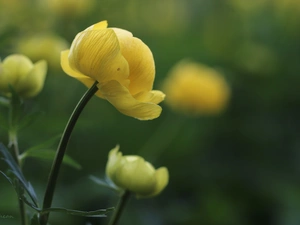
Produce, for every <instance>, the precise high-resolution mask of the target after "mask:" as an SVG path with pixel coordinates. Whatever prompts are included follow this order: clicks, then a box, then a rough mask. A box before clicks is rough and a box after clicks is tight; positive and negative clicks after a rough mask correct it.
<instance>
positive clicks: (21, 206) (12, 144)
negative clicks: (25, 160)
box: [8, 129, 27, 225]
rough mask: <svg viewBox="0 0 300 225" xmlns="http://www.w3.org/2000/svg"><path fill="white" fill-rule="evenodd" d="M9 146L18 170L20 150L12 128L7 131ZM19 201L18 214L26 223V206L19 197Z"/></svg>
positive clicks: (25, 223) (22, 221)
mask: <svg viewBox="0 0 300 225" xmlns="http://www.w3.org/2000/svg"><path fill="white" fill-rule="evenodd" d="M8 135H9V144H8V146H9V148H11V149H12V151H13V157H14V158H15V160H16V162H17V164H18V166H19V167H20V170H21V163H20V160H19V154H20V151H19V145H18V136H17V132H16V131H15V130H14V129H11V130H10V131H9V134H8ZM18 202H19V210H20V214H21V224H22V225H27V217H26V208H25V204H24V202H23V201H22V200H21V199H19V200H18Z"/></svg>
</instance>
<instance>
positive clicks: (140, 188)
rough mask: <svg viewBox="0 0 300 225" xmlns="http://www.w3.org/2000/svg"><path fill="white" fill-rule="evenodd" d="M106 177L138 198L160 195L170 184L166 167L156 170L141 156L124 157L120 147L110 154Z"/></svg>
mask: <svg viewBox="0 0 300 225" xmlns="http://www.w3.org/2000/svg"><path fill="white" fill-rule="evenodd" d="M106 175H107V176H108V177H109V178H110V179H111V181H113V182H114V184H115V185H117V186H118V187H120V188H123V189H125V190H128V191H131V192H134V193H136V195H137V197H152V196H155V195H158V194H159V193H160V192H161V191H162V190H163V189H164V188H165V187H166V186H167V184H168V182H169V172H168V169H167V168H166V167H161V168H159V169H157V170H155V169H154V167H153V166H152V165H151V164H150V163H149V162H146V161H145V160H144V159H143V158H142V157H140V156H136V155H133V156H130V155H128V156H123V155H122V153H121V152H119V146H116V147H115V148H114V149H112V150H111V151H110V152H109V156H108V162H107V165H106Z"/></svg>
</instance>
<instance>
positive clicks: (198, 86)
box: [163, 61, 230, 115]
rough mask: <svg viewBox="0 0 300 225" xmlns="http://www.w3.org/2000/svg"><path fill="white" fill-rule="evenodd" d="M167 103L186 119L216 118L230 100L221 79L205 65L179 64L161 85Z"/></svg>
mask: <svg viewBox="0 0 300 225" xmlns="http://www.w3.org/2000/svg"><path fill="white" fill-rule="evenodd" d="M163 90H164V92H165V93H166V95H167V98H166V103H167V104H168V105H170V106H171V107H172V108H173V109H174V110H178V111H181V112H184V113H186V114H189V115H199V114H215V113H219V112H220V111H222V110H223V109H224V108H225V106H226V105H227V102H228V100H229V97H230V89H229V87H228V85H227V83H226V81H225V79H224V77H223V76H222V75H221V74H220V73H218V72H217V71H216V70H214V69H212V68H209V67H207V66H205V65H202V64H199V63H195V62H189V61H182V62H179V63H178V64H177V65H176V66H175V67H174V68H173V69H172V70H171V71H170V72H169V75H168V77H167V79H166V80H165V82H164V84H163Z"/></svg>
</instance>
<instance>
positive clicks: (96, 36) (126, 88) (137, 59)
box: [61, 21, 165, 120]
mask: <svg viewBox="0 0 300 225" xmlns="http://www.w3.org/2000/svg"><path fill="white" fill-rule="evenodd" d="M61 65H62V68H63V70H64V71H65V72H66V73H67V74H68V75H70V76H71V77H74V78H76V79H78V80H79V81H81V82H82V83H83V84H85V85H86V86H87V87H90V86H92V84H93V83H94V82H95V81H98V82H99V84H98V88H99V91H97V93H96V95H97V96H98V97H100V98H104V99H106V100H108V101H109V102H110V103H111V104H112V105H113V106H115V108H116V109H117V110H119V111H120V112H121V113H123V114H125V115H127V116H131V117H134V118H137V119H140V120H149V119H154V118H157V117H158V116H159V115H160V113H161V110H162V109H161V107H160V106H158V105H157V104H158V103H160V102H161V101H163V99H164V97H165V95H164V94H163V93H162V92H161V91H156V90H152V86H153V82H154V77H155V64H154V59H153V55H152V53H151V50H150V49H149V48H148V46H147V45H145V44H144V43H143V42H142V41H141V40H140V39H138V38H136V37H133V36H132V34H131V33H130V32H129V31H126V30H123V29H119V28H107V22H106V21H102V22H100V23H97V24H94V25H92V26H90V27H88V28H87V29H85V30H84V31H82V32H80V33H79V34H77V36H76V37H75V39H74V40H73V43H72V45H71V48H70V50H66V51H63V52H62V55H61Z"/></svg>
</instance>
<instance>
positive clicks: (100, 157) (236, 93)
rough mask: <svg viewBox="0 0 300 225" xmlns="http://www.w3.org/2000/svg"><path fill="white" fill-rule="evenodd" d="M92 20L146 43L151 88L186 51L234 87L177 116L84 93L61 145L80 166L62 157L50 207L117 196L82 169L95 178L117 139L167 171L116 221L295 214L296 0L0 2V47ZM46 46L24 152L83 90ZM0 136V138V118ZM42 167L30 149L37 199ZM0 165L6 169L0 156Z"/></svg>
mask: <svg viewBox="0 0 300 225" xmlns="http://www.w3.org/2000/svg"><path fill="white" fill-rule="evenodd" d="M67 4H70V5H67ZM80 4H82V5H80ZM86 4H88V5H86ZM77 5H79V6H77ZM76 7H77V8H76ZM102 20H108V23H109V26H111V27H120V28H123V29H126V30H129V31H131V32H132V33H133V34H134V36H136V37H139V38H140V39H142V40H143V41H144V42H145V43H146V44H147V45H148V46H149V47H150V49H151V50H152V52H153V54H154V58H155V61H156V80H155V84H154V88H155V89H159V88H160V85H161V83H162V82H163V80H164V78H165V77H166V76H167V73H168V71H169V70H170V69H171V68H172V66H173V65H174V64H175V63H177V62H178V61H179V60H181V59H183V58H190V59H193V60H195V61H198V62H201V63H204V64H206V65H208V66H211V67H214V68H216V69H218V70H219V71H221V72H222V73H223V74H224V76H225V77H226V80H227V81H228V83H229V85H230V87H231V90H232V97H231V99H230V103H229V105H228V107H227V109H226V110H225V111H224V112H223V113H222V114H220V115H211V116H210V115H208V116H207V115H206V116H199V117H187V116H184V115H181V114H179V113H176V112H173V111H171V109H169V108H168V106H167V105H166V104H165V103H162V104H161V106H162V107H163V113H162V115H161V116H160V117H159V118H158V119H155V120H153V121H146V122H145V121H138V120H135V119H132V118H130V117H126V116H124V115H122V114H120V113H119V112H118V111H117V110H116V109H115V108H114V107H113V106H112V105H110V104H109V103H108V102H106V101H104V100H102V99H98V98H96V97H94V98H93V99H92V100H91V101H90V102H89V104H88V105H87V107H86V108H85V110H84V112H83V113H82V115H81V117H80V119H79V121H78V123H77V125H76V127H75V130H74V132H73V134H72V137H71V140H70V144H69V147H68V151H67V154H68V155H70V156H71V157H73V158H74V159H75V160H76V161H77V162H79V163H80V164H81V165H82V167H83V169H82V170H80V171H77V170H75V169H73V168H70V167H68V166H66V165H64V166H63V167H62V169H61V173H60V176H59V182H58V185H57V189H56V193H55V198H54V202H53V206H59V207H66V208H73V209H80V210H95V209H99V208H107V207H112V206H115V205H116V202H117V200H118V198H117V196H115V194H114V193H112V192H111V191H109V190H106V189H105V188H102V187H100V186H98V185H96V184H95V183H93V182H92V181H91V180H89V179H88V176H89V175H91V174H92V175H95V176H97V177H101V178H103V177H104V171H105V164H106V161H107V154H108V151H109V150H110V149H112V148H113V147H115V145H116V144H120V146H121V151H122V152H123V153H124V154H141V156H143V157H145V158H146V159H147V160H149V161H151V162H152V163H153V164H154V166H155V167H160V166H166V167H168V169H169V172H170V183H169V185H168V186H167V188H166V189H165V190H164V192H162V193H161V194H160V195H159V196H157V197H155V198H152V199H144V200H137V199H135V198H132V199H131V201H130V202H129V204H128V207H127V208H126V210H125V212H124V214H123V216H122V219H121V222H120V224H131V225H135V224H143V225H150V224H151V225H153V224H155V225H170V224H172V225H181V224H189V225H200V224H203V225H241V224H242V225H260V224H261V225H269V224H270V225H298V224H300V178H299V177H300V166H299V165H300V164H299V162H300V120H299V113H300V91H299V87H300V77H299V76H300V22H299V21H300V1H298V0H252V1H251V0H186V1H183V0H163V1H162V0H152V1H148V0H128V1H121V0H110V1H109V0H104V1H101V0H95V1H89V0H85V1H79V0H74V1H70V0H68V1H52V0H44V1H43V0H39V1H38V0H35V1H33V0H32V1H30V0H27V1H26V0H10V1H6V0H0V56H1V58H2V59H4V58H5V57H6V56H8V55H9V54H12V53H18V52H20V48H19V43H20V40H21V39H22V38H24V37H29V36H33V37H37V36H40V35H48V34H49V33H52V34H55V35H56V36H57V37H59V38H61V39H62V40H63V41H62V42H64V43H68V44H65V45H66V46H67V48H68V46H69V45H70V43H71V42H72V40H73V38H74V37H75V35H76V34H77V33H78V32H80V31H82V30H84V29H85V28H86V27H88V26H90V25H92V24H94V23H96V22H98V21H102ZM34 43H36V44H37V42H34ZM61 45H62V46H63V44H61ZM46 46H48V48H47V47H43V48H42V47H38V45H37V46H36V48H37V49H39V48H41V49H43V51H42V52H44V54H45V56H41V58H42V57H49V71H48V75H47V80H46V83H45V87H44V89H43V91H42V93H41V94H40V95H39V96H37V97H36V98H34V99H31V100H28V101H27V102H26V105H27V107H28V108H29V109H32V108H34V109H36V110H39V111H41V112H42V114H41V116H40V117H38V118H37V120H36V121H35V123H34V124H32V125H31V126H29V127H28V128H26V129H24V130H22V131H21V132H20V135H19V144H20V148H21V149H23V150H24V149H26V148H29V147H30V146H34V145H37V144H39V143H41V142H44V141H45V140H47V139H49V138H52V137H53V136H55V135H57V134H61V133H62V131H63V129H64V126H65V124H66V122H67V120H68V118H69V116H70V114H71V112H72V110H73V108H74V106H75V105H76V103H77V101H78V100H79V99H80V97H81V96H82V95H83V93H84V92H85V91H86V88H85V87H84V86H83V85H82V84H81V83H79V82H78V81H76V80H74V79H72V78H70V77H68V76H67V75H65V74H64V72H63V71H62V70H61V68H60V66H59V51H60V49H58V53H56V50H55V49H54V48H53V47H49V46H50V45H46ZM32 48H34V47H32ZM45 52H47V54H51V53H53V54H54V56H53V54H52V56H47V54H46V53H45ZM41 55H42V53H41ZM36 57H38V54H37V56H36ZM51 57H53V58H54V60H53V61H51V62H50V58H51ZM55 59H56V61H55ZM32 60H37V59H35V58H34V57H33V58H32ZM0 110H1V113H5V110H4V108H0ZM0 141H1V142H3V143H4V144H7V134H6V131H5V129H3V127H2V126H1V124H0ZM56 145H57V143H55V145H54V147H53V148H54V149H55V146H56ZM50 166H51V162H49V161H40V160H35V159H28V160H27V161H26V162H25V165H24V173H25V175H26V177H27V179H28V180H29V181H31V182H32V184H33V186H34V187H35V188H36V190H37V193H38V197H39V198H40V201H42V199H43V193H44V190H45V186H46V182H47V176H48V172H49V169H50ZM0 169H1V170H5V169H6V166H5V165H4V163H3V162H1V163H0ZM0 214H2V215H12V216H13V217H14V218H13V219H1V218H0V224H1V225H14V224H20V222H19V215H18V207H17V197H16V194H15V192H14V190H13V188H12V187H11V186H10V185H9V183H8V182H7V181H6V180H5V179H4V177H2V176H0ZM108 221H109V220H108V219H107V218H98V219H95V218H81V217H76V216H70V215H63V214H54V213H53V214H51V218H50V223H51V224H53V225H55V224H64V225H71V224H72V225H77V224H78V225H79V224H92V225H97V224H107V223H108Z"/></svg>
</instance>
